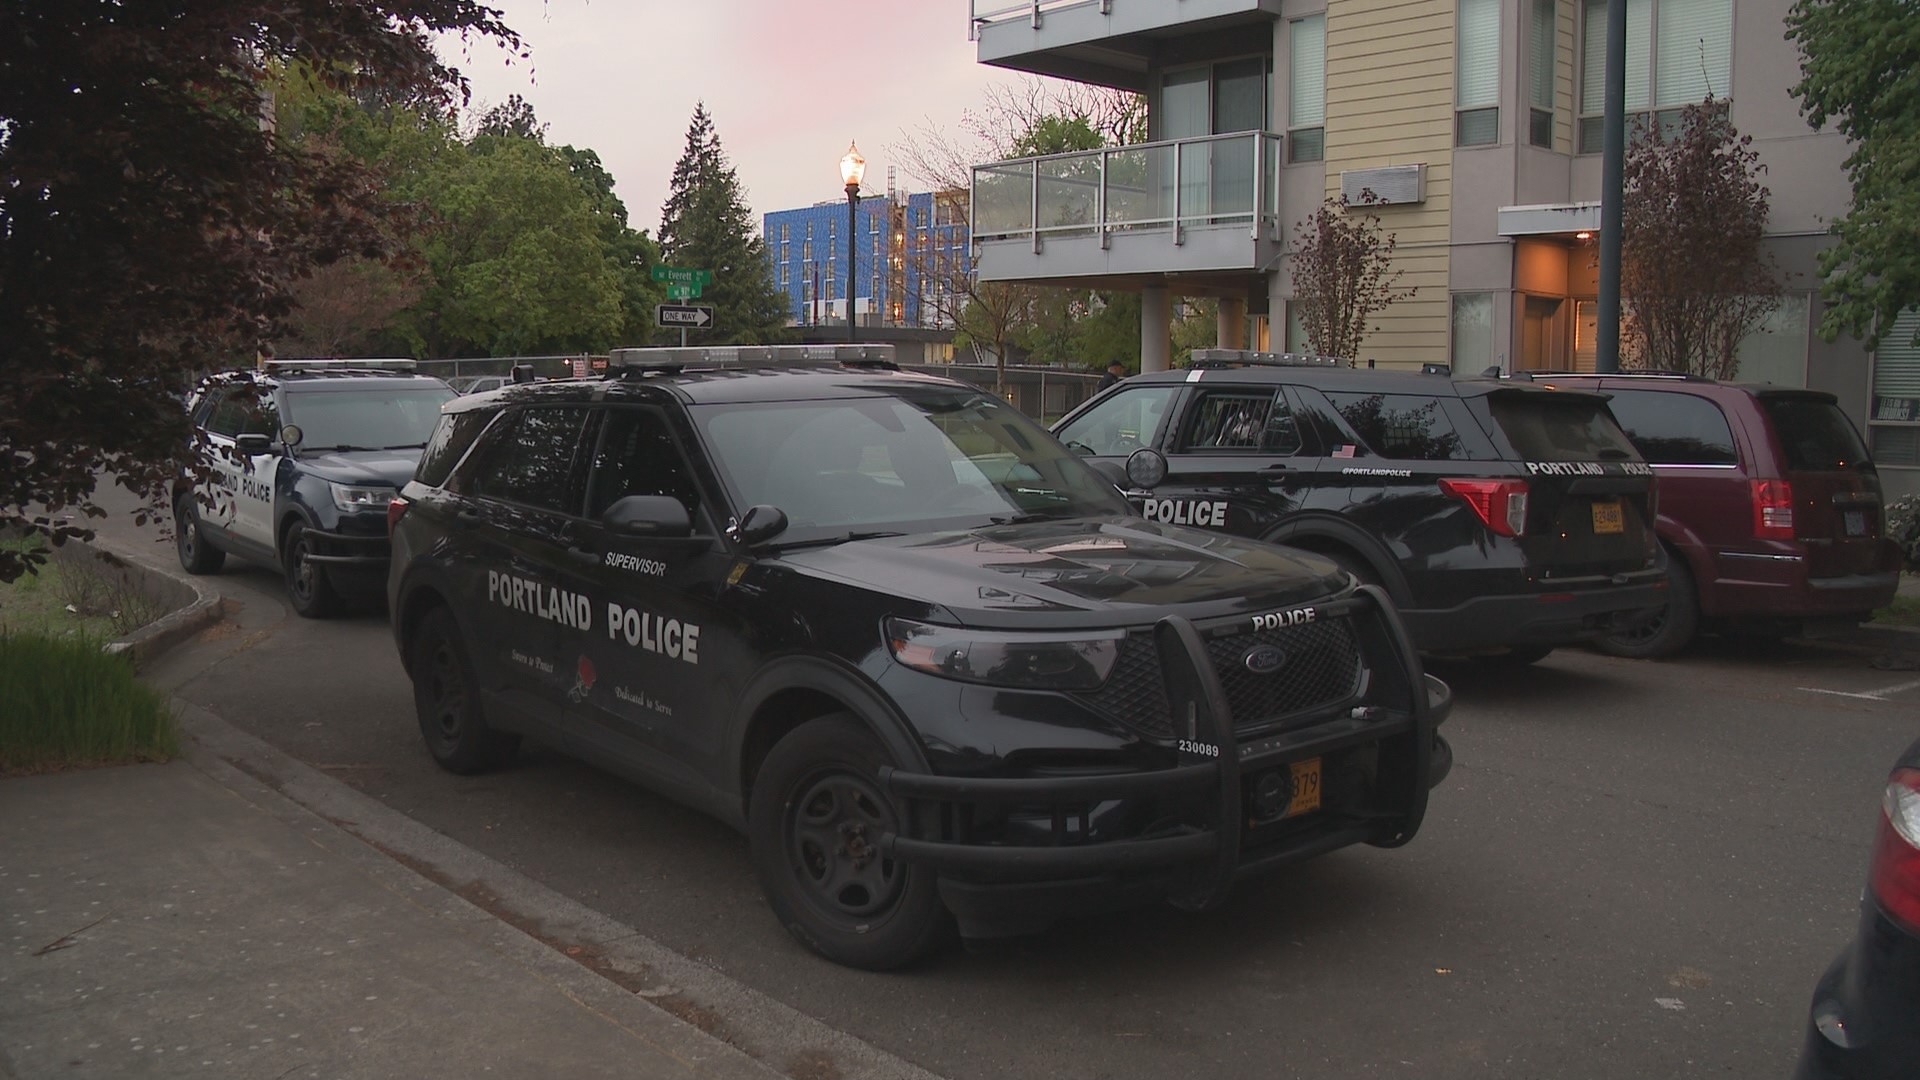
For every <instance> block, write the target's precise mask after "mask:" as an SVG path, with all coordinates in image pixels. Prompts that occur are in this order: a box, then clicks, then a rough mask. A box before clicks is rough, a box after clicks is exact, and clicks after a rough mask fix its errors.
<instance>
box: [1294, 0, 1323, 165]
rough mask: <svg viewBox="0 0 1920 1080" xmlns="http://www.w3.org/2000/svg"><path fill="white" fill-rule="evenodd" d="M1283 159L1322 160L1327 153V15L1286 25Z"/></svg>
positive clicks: (1310, 17) (1315, 16) (1298, 20)
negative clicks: (1287, 53)
mask: <svg viewBox="0 0 1920 1080" xmlns="http://www.w3.org/2000/svg"><path fill="white" fill-rule="evenodd" d="M1287 38H1288V41H1289V42H1290V43H1291V44H1290V46H1289V48H1290V49H1291V53H1290V57H1289V60H1288V63H1287V70H1288V71H1289V72H1291V78H1292V82H1291V84H1290V85H1291V89H1290V90H1289V91H1288V92H1287V160H1288V161H1323V160H1325V158H1326V155H1327V127H1326V124H1327V17H1326V16H1325V15H1313V16H1309V17H1308V18H1305V19H1295V20H1293V22H1292V23H1290V24H1288V34H1287Z"/></svg>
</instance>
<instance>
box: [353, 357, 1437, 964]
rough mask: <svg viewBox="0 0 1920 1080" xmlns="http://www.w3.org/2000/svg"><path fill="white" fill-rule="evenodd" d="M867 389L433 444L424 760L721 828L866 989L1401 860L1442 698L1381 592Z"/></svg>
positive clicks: (971, 404)
mask: <svg viewBox="0 0 1920 1080" xmlns="http://www.w3.org/2000/svg"><path fill="white" fill-rule="evenodd" d="M891 355H892V354H891V349H890V347H886V346H839V347H832V346H828V347H806V346H785V347H782V346H775V347H760V348H748V347H742V348H739V349H732V350H718V349H716V350H701V349H692V350H685V349H680V350H676V349H667V350H617V351H616V352H615V353H614V355H613V358H612V369H613V370H612V371H610V373H609V374H608V376H607V377H605V378H602V379H592V380H587V379H580V380H568V381H560V382H553V383H542V384H537V385H523V386H517V387H509V388H505V389H502V390H498V391H494V392H492V393H488V394H481V395H475V396H466V397H461V398H459V399H457V400H455V401H453V402H450V403H449V404H447V405H446V406H444V415H443V418H442V420H441V423H440V426H439V427H438V428H437V429H436V430H435V432H434V434H433V437H432V438H431V440H430V441H429V444H428V447H427V450H426V453H425V455H424V456H423V457H422V458H421V462H420V469H419V472H418V474H417V475H416V476H415V478H414V480H413V482H411V483H409V484H408V485H407V486H406V487H405V488H404V489H402V491H401V494H400V498H399V500H397V501H396V502H395V504H394V507H393V510H392V511H391V513H390V517H391V519H392V520H393V523H394V525H393V565H392V569H391V573H390V577H389V582H388V592H389V599H390V603H391V605H392V612H393V616H394V618H393V625H394V634H395V637H396V639H397V642H398V645H399V648H400V652H401V655H402V657H403V659H404V662H405V664H406V667H407V670H408V672H409V673H410V674H411V677H412V679H413V682H414V687H415V694H416V703H417V706H418V713H419V722H420V728H421V731H422V733H423V735H424V736H425V739H426V743H427V746H428V749H429V750H430V751H431V752H432V755H433V757H434V758H435V759H436V760H437V761H438V762H439V763H440V764H441V765H443V766H445V767H446V768H448V769H450V770H452V771H454V772H460V773H465V772H472V771H475V770H480V769H484V768H486V767H488V766H492V765H497V764H499V763H501V762H502V761H503V760H505V759H506V758H507V757H508V756H509V755H511V754H512V752H513V751H514V749H515V747H516V745H517V743H518V741H519V740H520V738H521V736H522V735H534V736H537V737H538V738H540V739H541V740H542V741H543V742H549V743H552V744H555V745H557V746H559V747H561V748H563V749H565V750H567V751H569V752H571V753H574V754H576V755H578V756H580V757H583V758H586V759H588V760H590V761H593V762H596V763H598V764H600V765H603V766H605V767H607V768H609V769H612V770H614V771H617V772H620V773H622V774H625V775H627V776H629V777H631V778H634V779H636V780H638V781H640V782H642V783H644V784H647V785H649V786H651V787H653V788H656V789H657V790H659V791H661V792H664V793H666V794H668V795H670V796H672V797H675V798H677V799H680V800H682V801H684V802H686V803H689V804H691V805H693V806H696V807H699V808H701V809H704V810H706V811H708V812H710V813H712V814H714V815H716V816H718V817H720V818H722V819H723V820H726V821H728V822H731V823H733V824H734V825H736V826H739V827H741V828H743V829H744V830H745V831H746V832H747V834H748V836H749V837H750V841H751V848H752V857H753V862H754V866H755V868H756V870H757V872H758V874H759V877H760V879H761V882H762V883H763V885H764V887H765V889H766V893H767V896H768V899H769V901H770V903H771V904H772V906H773V909H774V911H775V912H776V913H777V914H778V916H779V918H780V919H781V921H782V922H783V924H784V925H786V926H787V928H788V929H789V930H790V931H791V932H792V933H793V934H794V935H795V936H796V937H797V938H799V939H800V940H801V941H802V942H804V943H805V944H807V945H808V946H810V947H811V948H813V949H815V950H816V951H818V952H819V953H821V954H823V955H825V956H827V957H829V958H831V959H833V960H836V961H839V962H841V963H844V964H849V965H854V966H859V967H869V968H884V967H891V966H895V965H899V964H902V963H905V962H907V961H909V960H911V959H913V958H914V957H916V956H918V955H921V954H922V953H923V952H925V951H926V950H927V949H928V948H930V947H931V946H932V945H933V944H935V943H936V941H937V940H938V939H939V938H940V936H941V935H942V934H943V932H944V931H945V930H946V929H947V928H948V927H949V926H950V916H957V917H958V926H959V929H960V931H961V932H962V933H963V934H966V935H968V936H972V937H987V936H998V935H1006V934H1014V933H1022V932H1028V931H1033V930H1037V929H1040V928H1043V927H1044V926H1046V925H1047V924H1048V923H1049V922H1051V921H1053V920H1055V919H1057V918H1058V917H1060V916H1062V915H1065V914H1069V913H1079V912H1084V911H1087V910H1089V909H1092V908H1097V907H1111V906H1115V905H1123V904H1129V903H1137V902H1141V901H1147V900H1159V899H1165V900H1172V901H1174V902H1176V903H1179V904H1183V905H1187V906H1193V907H1200V906H1206V905H1209V904H1212V903H1215V902H1217V901H1218V900H1220V899H1221V897H1222V896H1223V895H1224V894H1225V892H1226V891H1227V889H1228V887H1229V885H1230V884H1231V883H1232V882H1233V881H1235V880H1236V879H1238V878H1240V877H1243V876H1245V875H1247V874H1251V873H1254V872H1256V871H1260V870H1266V869H1270V868H1272V867H1276V866H1280V865H1283V864H1286V863H1289V862H1292V861H1294V860H1297V859H1301V858H1304V857H1307V856H1310V855H1314V854H1317V853H1320V852H1324V851H1329V850H1332V849H1334V848H1338V847H1341V846H1344V845H1348V844H1355V843H1370V844H1376V845H1380V846H1387V847H1391V846H1395V845H1399V844H1403V843H1406V842H1407V841H1408V840H1409V839H1411V838H1412V837H1413V835H1414V832H1415V831H1416V830H1417V829H1418V828H1419V826H1420V821H1421V818H1422V815H1423V814H1424V812H1425V808H1426V803H1427V792H1428V789H1429V788H1430V787H1432V786H1433V785H1435V784H1437V783H1438V782H1439V781H1440V780H1441V779H1442V778H1443V777H1444V776H1445V775H1446V773H1447V771H1448V768H1449V766H1450V764H1451V760H1452V759H1451V751H1450V750H1449V749H1448V747H1447V744H1446V743H1445V742H1444V741H1443V740H1442V739H1441V738H1440V737H1439V736H1438V735H1437V734H1436V733H1435V728H1436V727H1437V726H1438V724H1439V723H1440V721H1441V720H1442V719H1443V718H1444V717H1445V715H1446V713H1447V710H1448V707H1449V705H1450V698H1449V696H1448V692H1447V690H1446V687H1445V686H1444V685H1443V684H1441V683H1440V682H1439V681H1438V680H1435V679H1431V678H1430V677H1427V676H1425V675H1424V674H1423V672H1422V669H1421V665H1420V660H1419V658H1418V655H1417V654H1416V653H1415V652H1414V650H1413V648H1412V647H1411V645H1410V644H1409V643H1408V641H1407V638H1406V635H1405V634H1404V632H1403V631H1402V629H1401V626H1400V623H1399V621H1398V619H1397V618H1396V616H1395V615H1394V613H1393V610H1392V606H1391V604H1390V603H1388V602H1387V600H1386V598H1385V597H1384V595H1383V594H1382V593H1381V592H1380V591H1379V590H1378V589H1375V588H1372V587H1369V586H1358V587H1356V586H1355V584H1354V583H1353V581H1352V579H1351V578H1350V577H1349V576H1348V575H1346V574H1345V573H1343V572H1341V571H1340V569H1339V568H1338V567H1336V566H1335V565H1334V564H1332V563H1330V562H1328V561H1326V560H1324V559H1321V558H1319V557H1316V556H1313V555H1309V554H1305V553H1303V552H1298V551H1291V550H1288V549H1286V548H1280V547H1274V546H1270V545H1266V544H1261V543H1258V542H1254V541H1248V540H1243V539H1240V538H1238V537H1234V536H1229V535H1225V534H1221V533H1208V532H1203V531H1199V530H1194V529H1186V528H1181V527H1177V526H1174V525H1169V524H1165V523H1160V522H1150V521H1145V520H1142V519H1141V518H1140V517H1139V516H1137V515H1135V514H1134V513H1133V512H1132V510H1131V508H1130V507H1129V506H1128V505H1127V502H1126V500H1125V499H1123V498H1122V497H1121V495H1120V493H1119V492H1118V490H1116V489H1115V488H1114V486H1113V485H1112V484H1111V483H1110V482H1108V481H1107V480H1106V479H1104V478H1103V477H1101V476H1100V475H1099V474H1098V473H1096V472H1095V471H1094V470H1093V469H1092V468H1091V467H1089V466H1088V465H1086V464H1085V463H1084V462H1082V461H1081V460H1080V459H1079V458H1077V457H1075V456H1074V455H1073V454H1072V453H1069V452H1068V451H1066V450H1065V449H1064V448H1063V447H1061V446H1060V444H1059V443H1058V442H1056V441H1054V439H1053V438H1052V437H1051V436H1049V435H1048V434H1047V433H1046V431H1045V430H1043V429H1042V428H1040V427H1038V426H1037V425H1035V424H1034V423H1032V422H1031V421H1029V420H1028V419H1026V418H1025V417H1024V416H1022V415H1021V414H1020V413H1018V412H1017V411H1015V410H1014V409H1013V408H1011V407H1009V406H1008V405H1006V404H1005V403H1004V402H1002V401H1000V400H999V399H998V398H995V397H993V396H991V395H989V394H985V393H982V392H980V391H979V390H977V389H974V388H972V387H969V386H966V385H965V384H962V383H957V382H953V381H949V380H946V379H941V378H934V377H930V376H922V375H912V374H905V373H901V372H899V371H897V370H892V364H891V362H890V357H891Z"/></svg>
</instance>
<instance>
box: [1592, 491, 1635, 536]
mask: <svg viewBox="0 0 1920 1080" xmlns="http://www.w3.org/2000/svg"><path fill="white" fill-rule="evenodd" d="M1593 531H1594V532H1595V533H1618V532H1626V531H1627V518H1626V515H1625V514H1624V513H1623V512H1621V509H1620V500H1619V499H1609V500H1607V501H1606V502H1597V503H1594V504H1593Z"/></svg>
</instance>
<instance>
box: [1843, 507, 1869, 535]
mask: <svg viewBox="0 0 1920 1080" xmlns="http://www.w3.org/2000/svg"><path fill="white" fill-rule="evenodd" d="M1842 517H1843V518H1844V519H1845V524H1846V529H1847V535H1848V536H1865V535H1867V512H1866V511H1865V510H1847V511H1844V512H1843V514H1842Z"/></svg>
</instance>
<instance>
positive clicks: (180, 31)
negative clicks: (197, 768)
mask: <svg viewBox="0 0 1920 1080" xmlns="http://www.w3.org/2000/svg"><path fill="white" fill-rule="evenodd" d="M444 33H456V34H462V35H466V36H469V37H471V36H479V37H482V38H492V39H495V40H498V41H501V42H504V43H506V44H507V45H509V46H511V47H513V48H515V49H520V42H519V39H518V37H517V36H516V35H514V33H513V32H512V31H511V30H510V29H508V28H507V26H506V25H505V24H504V23H503V22H501V21H500V16H499V12H497V11H496V10H494V9H493V8H490V7H487V6H484V5H483V4H480V3H476V2H473V0H339V2H334V3H324V4H292V5H289V4H284V3H267V2H263V0H192V2H188V0H150V2H145V3H140V4H125V3H118V2H111V0H62V2H59V3H30V4H20V3H15V4H7V5H4V6H0V41H4V42H6V50H7V51H6V59H5V61H4V62H0V327H4V328H5V329H4V332H0V526H11V527H17V528H24V529H26V530H28V531H30V532H34V533H38V534H40V535H44V536H50V537H52V538H53V539H55V540H56V541H60V540H65V539H66V538H68V537H76V536H78V537H85V536H88V535H90V532H89V530H87V529H86V528H85V526H84V525H83V524H81V523H80V521H76V520H72V519H74V518H78V519H81V520H84V518H85V517H86V516H90V515H98V514H99V513H101V511H100V510H99V508H98V507H97V506H95V505H94V504H93V502H92V494H93V491H94V487H95V484H96V482H97V478H98V477H99V476H101V475H104V474H107V473H111V474H112V475H113V476H114V477H115V478H116V479H117V481H118V482H119V483H121V484H123V485H125V486H127V487H129V488H131V489H132V490H134V491H135V492H137V493H140V494H142V495H145V496H147V497H148V498H149V499H151V500H152V502H153V503H154V504H156V505H164V504H165V503H166V502H167V500H168V499H169V497H170V492H171V488H172V484H173V481H174V479H175V478H176V477H177V476H178V475H179V470H180V469H181V468H182V467H184V466H186V465H187V464H188V462H187V461H186V460H184V459H185V458H186V457H187V456H188V454H187V450H186V448H187V447H189V446H190V437H191V428H190V427H189V425H188V423H187V419H186V417H185V416H184V415H183V414H182V410H181V408H180V398H179V394H180V392H181V391H182V390H183V389H184V388H185V387H186V385H187V384H188V382H189V380H190V379H191V377H192V374H193V373H194V372H195V371H197V370H200V369H204V368H205V367H206V366H208V365H209V364H218V363H223V362H230V361H234V360H240V359H243V358H244V359H247V360H250V359H251V358H252V357H253V356H254V355H255V353H256V349H257V348H258V347H259V346H260V345H261V344H262V343H263V342H266V341H268V340H270V339H271V337H272V335H273V330H274V324H275V323H276V321H277V320H279V319H281V318H283V317H284V316H285V315H286V314H287V312H288V311H289V310H290V308H291V306H292V304H293V290H294V286H295V284H296V283H297V282H298V281H300V280H301V279H302V278H303V277H305V276H307V275H308V274H309V273H310V272H311V271H312V270H313V269H314V268H316V267H319V266H325V265H328V264H331V263H334V262H338V261H340V260H341V259H343V258H347V257H350V256H358V257H362V258H377V257H381V256H384V255H386V254H388V253H390V252H391V251H392V250H394V248H395V246H396V243H395V238H394V234H393V233H392V232H391V231H390V230H388V229H386V228H384V227H383V216H384V214H385V213H386V209H387V205H386V203H385V202H384V200H383V198H382V196H381V192H380V190H379V185H378V184H377V182H376V180H377V178H376V177H375V175H374V174H373V172H372V170H370V169H369V168H368V167H367V165H366V164H365V162H364V161H362V160H360V159H358V158H356V157H354V156H353V155H351V154H347V153H343V152H341V151H340V148H339V147H338V146H336V145H332V144H327V143H323V142H316V143H312V144H305V145H301V144H295V143H293V142H291V141H289V140H283V139H282V138H280V137H279V135H278V133H277V132H276V130H275V129H274V127H273V126H272V125H271V124H265V123H262V114H263V108H262V103H263V99H264V95H265V93H266V91H267V89H268V87H269V86H270V84H271V79H272V78H273V75H274V72H275V71H276V70H277V69H279V68H281V67H282V66H284V65H285V64H287V63H288V62H290V61H292V60H293V59H295V58H298V59H301V60H303V61H305V62H306V63H308V64H309V65H310V66H311V68H312V70H313V71H314V72H317V73H319V74H318V75H317V76H316V78H318V79H320V80H321V81H323V82H325V83H327V84H328V85H330V86H333V87H336V88H338V89H340V90H343V91H345V92H348V93H350V94H352V95H354V96H355V97H356V99H358V100H367V101H381V102H396V103H399V102H405V103H431V102H439V103H450V102H451V101H452V100H454V99H456V98H459V97H462V96H463V95H464V93H465V81H464V80H463V79H462V78H461V76H460V74H459V73H458V72H457V71H455V70H453V69H451V68H449V67H447V66H446V65H445V64H443V63H442V62H441V61H440V60H439V58H438V57H437V55H436V54H435V52H434V46H433V42H434V39H435V36H436V35H439V34H444ZM522 51H523V50H522ZM27 565H28V560H27V559H25V558H23V557H22V556H21V555H20V554H19V553H18V552H15V551H12V550H10V549H7V550H0V580H12V579H14V578H16V577H18V576H19V575H20V574H21V573H22V572H23V571H24V570H25V569H26V568H27Z"/></svg>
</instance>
